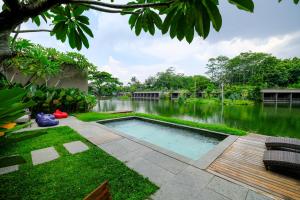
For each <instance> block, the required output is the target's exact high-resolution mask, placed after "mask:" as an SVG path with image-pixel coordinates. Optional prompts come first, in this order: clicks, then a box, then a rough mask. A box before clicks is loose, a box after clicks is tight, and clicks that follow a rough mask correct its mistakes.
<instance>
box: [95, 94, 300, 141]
mask: <svg viewBox="0 0 300 200" xmlns="http://www.w3.org/2000/svg"><path fill="white" fill-rule="evenodd" d="M115 110H133V111H134V112H143V113H151V114H158V115H162V116H167V117H175V118H180V119H185V120H191V121H197V122H203V123H214V124H226V125H228V126H229V127H235V128H239V129H242V130H247V131H252V132H257V133H261V134H267V135H277V134H278V133H281V134H282V135H286V136H289V137H297V138H300V107H299V106H294V105H293V107H290V106H289V105H280V104H278V105H277V106H276V105H275V104H265V105H263V104H257V105H250V106H249V105H248V106H240V105H228V106H223V107H222V106H221V105H215V104H197V103H196V104H189V105H185V104H179V103H177V102H173V101H165V100H159V101H149V100H118V99H107V100H99V101H98V104H97V106H96V107H95V108H94V111H97V112H105V111H115Z"/></svg>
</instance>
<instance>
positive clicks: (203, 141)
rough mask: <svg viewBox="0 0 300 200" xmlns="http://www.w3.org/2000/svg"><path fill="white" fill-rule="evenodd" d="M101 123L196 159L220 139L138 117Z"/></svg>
mask: <svg viewBox="0 0 300 200" xmlns="http://www.w3.org/2000/svg"><path fill="white" fill-rule="evenodd" d="M103 124H104V125H105V126H107V127H110V128H112V129H115V130H117V131H119V132H122V133H125V134H127V135H130V136H133V137H135V138H137V139H140V140H143V141H146V142H149V143H151V144H154V145H157V146H159V147H162V148H164V149H167V150H169V151H173V152H175V153H177V154H180V155H182V156H185V157H187V158H190V159H193V160H198V159H199V158H200V157H201V156H202V155H204V154H205V153H207V152H208V151H209V150H211V149H212V148H213V147H214V146H215V145H217V144H218V143H219V142H220V140H221V139H217V138H212V137H208V136H205V135H201V134H200V133H199V132H196V131H192V130H186V129H180V128H175V127H169V126H166V125H161V124H157V123H151V122H146V121H143V120H138V119H130V120H122V121H112V122H105V123H103Z"/></svg>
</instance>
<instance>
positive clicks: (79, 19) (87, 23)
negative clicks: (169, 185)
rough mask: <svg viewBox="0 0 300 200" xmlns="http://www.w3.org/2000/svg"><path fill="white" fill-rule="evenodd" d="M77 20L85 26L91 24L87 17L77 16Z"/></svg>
mask: <svg viewBox="0 0 300 200" xmlns="http://www.w3.org/2000/svg"><path fill="white" fill-rule="evenodd" d="M76 20H77V21H80V22H81V23H84V24H86V25H89V24H90V22H89V18H88V17H86V16H83V15H81V16H77V17H76Z"/></svg>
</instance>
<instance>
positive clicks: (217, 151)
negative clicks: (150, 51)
mask: <svg viewBox="0 0 300 200" xmlns="http://www.w3.org/2000/svg"><path fill="white" fill-rule="evenodd" d="M130 119H140V120H145V121H152V122H156V123H159V124H165V125H171V126H173V127H174V126H177V127H181V128H184V129H189V130H197V131H202V132H203V131H204V132H205V133H204V135H208V136H210V135H212V136H213V135H214V134H217V135H219V136H222V137H225V138H224V139H222V141H220V143H219V144H217V145H216V146H215V147H214V148H213V149H211V150H210V151H208V152H207V153H205V154H204V155H202V156H201V157H200V158H199V159H197V160H193V159H190V158H187V157H185V156H183V155H180V154H178V153H175V152H172V151H170V150H167V149H165V148H162V147H159V146H157V145H155V144H152V143H149V142H146V141H143V140H140V139H137V138H135V137H133V136H130V135H127V134H125V133H122V132H120V131H117V130H115V129H112V128H110V127H107V126H105V125H104V124H102V123H101V122H112V121H121V120H130ZM94 123H95V124H97V125H100V126H101V127H102V128H105V129H107V130H109V131H111V132H113V133H115V134H117V135H120V136H122V137H124V138H127V139H129V140H132V141H134V142H136V143H139V144H141V145H144V146H146V147H148V148H150V149H152V150H154V151H157V152H159V153H162V154H164V155H166V156H169V157H171V158H173V159H176V160H178V161H180V162H183V163H185V164H188V165H191V166H193V167H196V168H199V169H202V170H204V169H207V168H208V167H209V166H210V165H211V164H212V163H213V162H214V161H215V160H216V159H217V158H218V157H219V156H220V155H221V154H222V153H223V152H224V151H225V150H226V149H227V148H228V147H229V146H230V145H231V144H233V143H234V142H235V141H236V140H237V139H238V138H239V136H235V135H229V134H226V133H220V132H217V131H210V130H207V129H201V128H196V127H192V126H186V125H181V124H176V123H171V122H165V121H161V120H156V119H151V118H145V117H139V116H128V117H118V118H113V119H103V120H98V121H95V122H94Z"/></svg>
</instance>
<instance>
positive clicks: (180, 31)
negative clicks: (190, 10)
mask: <svg viewBox="0 0 300 200" xmlns="http://www.w3.org/2000/svg"><path fill="white" fill-rule="evenodd" d="M185 29H186V24H185V15H184V14H183V13H182V14H181V15H180V17H179V19H178V22H177V29H176V31H177V38H178V40H179V41H181V40H182V39H183V38H184V35H185Z"/></svg>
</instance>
